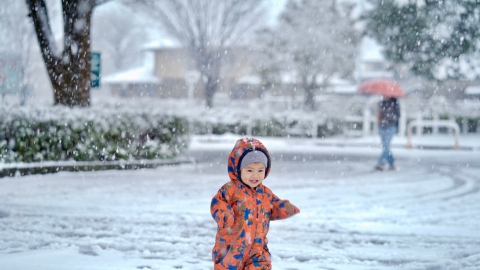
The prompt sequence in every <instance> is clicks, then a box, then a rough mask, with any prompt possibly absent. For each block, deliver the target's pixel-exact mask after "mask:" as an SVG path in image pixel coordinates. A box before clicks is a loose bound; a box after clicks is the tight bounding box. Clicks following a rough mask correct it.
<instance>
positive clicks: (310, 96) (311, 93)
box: [302, 76, 317, 111]
mask: <svg viewBox="0 0 480 270" xmlns="http://www.w3.org/2000/svg"><path fill="white" fill-rule="evenodd" d="M302 84H303V89H304V90H305V103H304V105H305V110H307V111H314V110H315V88H316V87H317V84H316V76H312V79H311V81H310V82H309V80H308V78H307V77H306V76H304V77H303V78H302Z"/></svg>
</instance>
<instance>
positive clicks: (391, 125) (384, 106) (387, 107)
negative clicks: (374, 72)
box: [375, 96, 400, 171]
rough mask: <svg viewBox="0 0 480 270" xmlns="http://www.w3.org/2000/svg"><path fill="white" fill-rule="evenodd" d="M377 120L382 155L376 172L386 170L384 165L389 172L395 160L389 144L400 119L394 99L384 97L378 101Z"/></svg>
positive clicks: (398, 108)
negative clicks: (387, 166) (387, 165)
mask: <svg viewBox="0 0 480 270" xmlns="http://www.w3.org/2000/svg"><path fill="white" fill-rule="evenodd" d="M377 118H378V133H379V135H380V138H381V140H382V149H383V151H382V154H381V155H380V158H379V159H378V163H377V165H376V166H375V169H376V170H379V171H383V170H384V169H386V167H385V165H386V164H387V163H388V164H389V169H390V170H395V169H396V168H395V159H394V158H393V155H392V151H391V150H390V143H391V141H392V138H393V135H395V134H396V133H397V130H398V121H399V119H400V105H399V104H398V101H397V99H396V98H394V97H387V96H384V97H383V100H382V101H380V103H379V106H378V112H377Z"/></svg>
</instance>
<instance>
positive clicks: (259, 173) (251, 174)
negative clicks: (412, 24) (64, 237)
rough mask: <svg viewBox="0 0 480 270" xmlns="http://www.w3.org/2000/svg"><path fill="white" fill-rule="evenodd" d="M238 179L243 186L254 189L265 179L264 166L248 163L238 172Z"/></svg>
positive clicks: (258, 163)
mask: <svg viewBox="0 0 480 270" xmlns="http://www.w3.org/2000/svg"><path fill="white" fill-rule="evenodd" d="M240 177H242V180H243V182H244V183H245V184H247V185H248V186H249V187H251V188H254V187H256V186H258V185H260V184H261V183H262V182H263V179H265V165H263V163H260V162H254V163H250V164H248V165H247V166H245V167H243V169H242V170H241V171H240Z"/></svg>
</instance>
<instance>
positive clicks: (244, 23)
mask: <svg viewBox="0 0 480 270" xmlns="http://www.w3.org/2000/svg"><path fill="white" fill-rule="evenodd" d="M125 3H127V4H128V5H129V6H130V7H132V8H133V9H135V10H138V11H140V12H142V13H144V14H147V15H149V16H150V17H151V19H152V20H151V22H152V23H153V24H154V25H157V26H159V27H160V29H161V30H162V31H163V32H164V33H166V34H168V35H169V37H170V38H172V39H174V40H175V41H177V42H179V43H180V44H181V45H183V46H185V47H186V48H187V49H188V50H189V52H190V53H191V55H192V57H193V59H194V60H195V67H194V68H195V69H196V70H197V71H198V72H200V73H201V76H202V79H203V81H204V86H205V97H206V105H207V107H212V106H213V97H214V95H215V93H216V91H217V88H218V82H219V79H220V69H221V65H222V60H223V57H224V55H225V49H226V48H227V47H233V46H238V45H240V44H241V43H242V42H243V44H244V45H245V44H247V43H246V39H247V38H248V37H249V34H251V33H252V32H253V31H254V30H255V28H256V27H257V26H258V25H259V24H261V23H263V22H264V20H265V17H264V8H265V6H264V1H263V0H243V1H237V0H222V1H211V0H164V1H156V0H125Z"/></svg>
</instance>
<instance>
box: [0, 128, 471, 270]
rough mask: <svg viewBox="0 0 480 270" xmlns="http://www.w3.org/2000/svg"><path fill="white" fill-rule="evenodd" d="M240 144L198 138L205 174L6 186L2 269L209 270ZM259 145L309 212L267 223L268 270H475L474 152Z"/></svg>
mask: <svg viewBox="0 0 480 270" xmlns="http://www.w3.org/2000/svg"><path fill="white" fill-rule="evenodd" d="M235 139H237V137H236V136H232V135H227V136H220V137H219V136H196V137H194V138H193V141H192V144H191V154H192V156H195V157H196V158H198V159H199V161H200V162H199V163H197V164H184V165H180V166H165V167H159V168H157V169H145V170H138V171H101V172H78V173H69V172H60V173H57V174H52V175H36V176H27V177H16V178H2V179H0V269H9V270H14V269H21V270H23V269H38V270H47V269H48V270H56V269H88V270H95V269H98V270H100V269H101V270H107V269H122V270H123V269H192V270H197V269H198V270H200V269H212V268H213V267H212V263H211V260H210V251H211V248H212V246H213V243H214V236H215V231H216V225H215V222H214V221H213V219H212V218H211V216H210V213H209V205H210V200H211V197H212V196H213V195H214V193H215V192H216V191H217V190H218V188H220V186H221V185H222V184H223V183H225V182H226V181H227V180H228V176H227V170H226V157H227V155H228V153H229V152H230V150H231V149H232V147H233V143H234V141H235ZM260 140H262V141H263V142H264V144H265V145H266V146H267V148H269V150H270V152H271V153H272V156H273V159H274V161H273V168H272V173H271V174H270V176H269V177H268V178H267V179H266V180H265V184H266V185H267V186H268V187H270V188H271V189H272V190H273V191H274V192H275V193H276V194H277V195H278V196H279V197H280V198H285V199H289V200H290V201H291V202H292V203H294V204H295V205H297V206H298V207H299V208H300V209H301V211H302V212H301V213H300V214H299V215H297V216H294V217H292V218H290V219H287V220H282V221H275V222H272V224H271V230H270V233H269V247H270V250H271V253H272V259H273V267H274V269H284V270H286V269H290V270H292V269H299V270H300V269H302V270H303V269H341V270H344V269H345V270H346V269H353V270H356V269H358V270H360V269H361V270H364V269H365V270H366V269H379V270H380V269H387V270H388V269H412V270H413V269H431V270H447V269H470V270H472V269H480V222H479V220H480V194H479V193H480V151H478V150H477V151H453V150H419V149H411V150H407V149H404V148H400V147H397V148H394V155H395V157H396V158H397V166H398V171H385V172H376V171H373V169H372V168H373V165H374V164H375V161H376V158H377V156H378V155H379V151H380V150H379V148H378V147H362V146H361V145H357V146H356V147H341V146H325V145H319V141H317V140H297V139H290V140H289V139H272V138H260ZM396 140H397V142H401V138H397V139H396ZM398 140H400V141H398ZM427 140H428V138H427ZM444 140H448V141H445V144H450V143H452V141H451V140H452V138H451V137H449V138H443V139H442V138H430V141H438V142H440V141H444ZM475 142H480V138H478V137H477V139H476V140H475V139H472V142H471V144H472V145H473V144H475ZM414 143H415V141H414ZM460 143H462V142H460ZM478 144H480V143H477V146H478ZM333 145H335V144H333ZM476 149H478V148H476Z"/></svg>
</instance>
